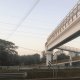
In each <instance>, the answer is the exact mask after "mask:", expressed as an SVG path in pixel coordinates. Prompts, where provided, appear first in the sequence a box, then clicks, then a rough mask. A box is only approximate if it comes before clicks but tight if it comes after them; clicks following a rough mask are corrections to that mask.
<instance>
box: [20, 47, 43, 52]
mask: <svg viewBox="0 0 80 80" xmlns="http://www.w3.org/2000/svg"><path fill="white" fill-rule="evenodd" d="M19 47H20V48H23V49H25V50H30V51H34V52H42V51H39V50H34V49H30V48H25V47H21V46H19Z"/></svg>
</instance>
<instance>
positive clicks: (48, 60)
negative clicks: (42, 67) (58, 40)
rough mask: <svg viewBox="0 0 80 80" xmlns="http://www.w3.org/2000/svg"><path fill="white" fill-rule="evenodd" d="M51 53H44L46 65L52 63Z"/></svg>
mask: <svg viewBox="0 0 80 80" xmlns="http://www.w3.org/2000/svg"><path fill="white" fill-rule="evenodd" d="M52 56H53V52H52V51H46V65H47V66H48V65H49V62H51V61H52Z"/></svg>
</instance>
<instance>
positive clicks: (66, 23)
mask: <svg viewBox="0 0 80 80" xmlns="http://www.w3.org/2000/svg"><path fill="white" fill-rule="evenodd" d="M79 17H80V1H79V2H78V3H77V4H76V5H75V6H74V7H73V9H72V10H71V11H70V12H69V14H68V15H67V16H66V17H65V18H64V19H63V20H62V22H61V23H60V24H59V25H58V26H57V28H56V29H55V30H54V31H53V32H52V33H51V35H50V36H49V38H48V39H47V45H49V44H51V43H52V42H53V41H54V40H55V39H56V38H58V36H59V35H60V34H61V33H62V32H64V31H65V30H66V29H68V28H69V27H70V25H71V24H72V23H73V22H75V21H76V19H78V18H79Z"/></svg>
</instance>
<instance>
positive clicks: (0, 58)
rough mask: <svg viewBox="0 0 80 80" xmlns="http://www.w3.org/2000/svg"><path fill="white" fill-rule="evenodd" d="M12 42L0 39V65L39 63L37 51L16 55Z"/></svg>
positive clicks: (15, 47)
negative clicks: (30, 53) (31, 53)
mask: <svg viewBox="0 0 80 80" xmlns="http://www.w3.org/2000/svg"><path fill="white" fill-rule="evenodd" d="M17 48H18V46H16V45H15V44H14V43H13V42H10V41H6V40H2V39H0V66H15V65H32V64H39V63H41V61H42V60H41V58H40V55H39V54H38V53H35V54H34V55H22V56H20V55H18V52H17V51H16V49H17Z"/></svg>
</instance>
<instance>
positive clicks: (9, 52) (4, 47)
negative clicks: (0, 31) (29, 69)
mask: <svg viewBox="0 0 80 80" xmlns="http://www.w3.org/2000/svg"><path fill="white" fill-rule="evenodd" d="M17 48H18V47H17V46H15V44H14V43H12V42H10V41H6V40H2V39H0V65H3V66H5V65H13V62H14V61H15V59H13V58H14V56H15V55H16V56H17V55H18V53H17V51H16V49H17Z"/></svg>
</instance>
